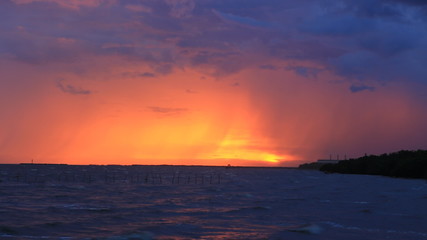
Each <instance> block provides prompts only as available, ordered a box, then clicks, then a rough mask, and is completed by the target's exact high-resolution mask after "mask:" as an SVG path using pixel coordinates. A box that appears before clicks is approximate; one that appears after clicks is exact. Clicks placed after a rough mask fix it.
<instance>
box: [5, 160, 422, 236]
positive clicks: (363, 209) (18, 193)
mask: <svg viewBox="0 0 427 240" xmlns="http://www.w3.org/2000/svg"><path fill="white" fill-rule="evenodd" d="M0 239H67V240H68V239H70V240H71V239H117V240H119V239H146V240H148V239H178V240H179V239H291V240H292V239H297V240H298V239H304V240H305V239H313V240H314V239H325V240H326V239H328V240H331V239H346V240H352V239H354V240H361V239H372V240H373V239H375V240H378V239H392V240H393V239H395V240H402V239H405V240H422V239H427V182H426V180H420V179H397V178H390V177H383V176H369V175H348V174H325V173H323V172H320V171H315V170H301V169H293V168H261V167H204V166H140V165H134V166H120V165H106V166H100V165H87V166H76V165H54V164H10V165H8V164H2V165H0Z"/></svg>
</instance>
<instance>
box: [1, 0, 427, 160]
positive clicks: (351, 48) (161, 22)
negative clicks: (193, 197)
mask: <svg viewBox="0 0 427 240" xmlns="http://www.w3.org/2000/svg"><path fill="white" fill-rule="evenodd" d="M426 37H427V2H426V1H424V0H323V1H315V0H286V1H284V0H1V1H0V73H1V75H0V163H20V162H30V161H31V160H33V161H34V162H43V163H68V164H195V165H227V164H231V165H243V166H296V165H298V164H299V163H301V162H311V161H315V160H317V159H329V158H330V157H332V158H334V159H335V158H339V159H343V158H345V157H346V158H357V157H360V156H363V155H364V154H368V155H369V154H382V153H387V152H394V151H398V150H402V149H407V150H416V149H426V148H427V124H426V122H427V106H426V104H427V67H426V66H427V38H426Z"/></svg>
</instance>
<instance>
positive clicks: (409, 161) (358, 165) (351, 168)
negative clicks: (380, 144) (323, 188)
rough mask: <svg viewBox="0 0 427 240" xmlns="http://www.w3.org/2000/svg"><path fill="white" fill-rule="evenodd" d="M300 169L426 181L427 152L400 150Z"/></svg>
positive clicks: (310, 164) (305, 166) (302, 166)
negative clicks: (422, 179)
mask: <svg viewBox="0 0 427 240" xmlns="http://www.w3.org/2000/svg"><path fill="white" fill-rule="evenodd" d="M299 168H300V169H318V170H320V171H323V172H325V173H344V174H367V175H382V176H389V177H397V178H424V179H427V150H416V151H408V150H401V151H398V152H393V153H388V154H387V153H385V154H382V155H379V156H377V155H369V156H364V157H360V158H356V159H349V160H342V161H338V162H337V163H322V162H313V163H306V164H301V165H300V166H299Z"/></svg>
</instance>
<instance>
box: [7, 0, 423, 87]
mask: <svg viewBox="0 0 427 240" xmlns="http://www.w3.org/2000/svg"><path fill="white" fill-rule="evenodd" d="M25 2H29V1H25ZM13 3H14V1H11V0H9V1H7V2H5V3H3V5H2V8H1V9H0V13H1V14H0V20H1V21H0V22H1V23H0V26H1V27H2V28H3V29H5V31H3V32H2V33H1V34H0V54H1V56H3V57H8V58H13V59H16V60H18V61H23V62H28V63H48V62H56V61H75V60H76V59H78V58H79V57H80V56H81V55H82V54H91V55H102V56H104V55H106V56H120V57H123V58H126V59H129V60H131V61H139V62H142V63H146V64H147V65H148V66H150V67H151V68H152V69H151V71H152V72H154V73H156V74H170V73H172V72H173V69H174V68H175V67H180V68H182V67H186V66H191V67H196V68H199V69H202V70H203V69H210V71H209V72H208V74H211V75H213V76H224V75H229V74H233V73H236V72H238V71H240V70H242V69H245V68H251V67H253V66H264V67H266V66H268V64H266V63H262V62H260V61H259V60H258V59H261V58H257V57H255V56H263V57H270V58H277V59H281V60H285V61H306V62H307V61H308V62H311V63H315V64H316V65H317V66H319V67H320V68H321V69H325V71H330V72H332V73H335V74H338V75H340V76H341V77H343V78H344V79H347V78H350V79H354V78H356V79H370V80H373V81H375V80H378V81H394V80H402V79H404V80H412V81H418V82H426V79H425V77H424V76H426V75H427V70H426V68H424V67H422V66H423V65H425V64H426V62H425V61H426V59H425V57H424V56H425V54H426V52H427V39H426V37H427V29H426V28H425V25H426V23H427V17H426V14H425V13H426V11H425V5H426V4H425V2H424V1H414V0H413V1H399V0H369V1H367V0H344V1H338V0H328V1H319V2H315V1H296V0H295V1H276V0H266V1H255V0H247V1H241V0H235V1H225V0H215V1H214V0H207V1H194V0H179V1H171V0H165V1H152V0H145V1H89V2H88V3H85V4H83V3H81V2H74V1H70V2H61V4H54V3H53V2H52V1H44V0H40V1H36V2H33V3H27V4H13ZM69 6H71V7H69ZM76 6H77V7H76ZM12 13H13V14H12ZM408 61H409V63H410V64H409V63H408ZM296 65H298V66H299V64H295V66H296ZM261 68H263V67H261ZM264 69H268V68H264ZM271 70H273V69H271ZM291 70H293V71H295V72H296V73H297V74H299V75H301V76H305V77H307V76H312V77H313V76H315V75H316V74H318V72H314V71H311V70H309V69H308V68H307V66H303V65H301V67H300V68H294V69H291Z"/></svg>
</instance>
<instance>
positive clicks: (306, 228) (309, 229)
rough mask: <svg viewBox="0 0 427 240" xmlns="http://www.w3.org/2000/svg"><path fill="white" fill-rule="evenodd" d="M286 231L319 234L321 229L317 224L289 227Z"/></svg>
mask: <svg viewBox="0 0 427 240" xmlns="http://www.w3.org/2000/svg"><path fill="white" fill-rule="evenodd" d="M287 230H288V231H290V232H300V233H308V234H320V233H321V232H322V231H323V228H322V227H320V226H319V225H317V224H304V225H300V226H295V227H290V228H288V229H287Z"/></svg>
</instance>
